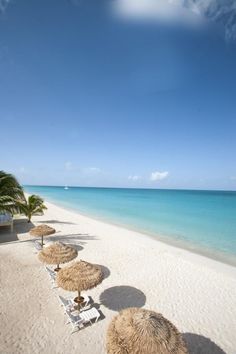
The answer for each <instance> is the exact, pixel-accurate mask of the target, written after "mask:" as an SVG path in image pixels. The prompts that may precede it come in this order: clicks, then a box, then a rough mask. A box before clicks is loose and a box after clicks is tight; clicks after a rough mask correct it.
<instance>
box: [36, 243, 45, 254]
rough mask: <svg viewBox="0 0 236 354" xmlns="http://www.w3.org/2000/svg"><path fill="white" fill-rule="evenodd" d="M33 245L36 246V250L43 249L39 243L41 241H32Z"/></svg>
mask: <svg viewBox="0 0 236 354" xmlns="http://www.w3.org/2000/svg"><path fill="white" fill-rule="evenodd" d="M34 247H35V248H36V250H37V251H41V250H42V249H43V248H42V245H41V243H39V241H34ZM36 253H37V252H36Z"/></svg>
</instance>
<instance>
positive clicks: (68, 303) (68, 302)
mask: <svg viewBox="0 0 236 354" xmlns="http://www.w3.org/2000/svg"><path fill="white" fill-rule="evenodd" d="M83 298H84V306H83V307H84V308H85V307H87V306H88V304H89V302H90V299H91V298H90V297H89V296H88V295H84V296H83ZM58 299H59V301H60V304H61V305H62V306H63V307H64V309H65V311H67V310H69V311H70V312H73V311H75V306H76V303H75V302H74V300H73V299H65V298H64V297H62V296H61V295H58Z"/></svg>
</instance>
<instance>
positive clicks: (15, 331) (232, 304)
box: [0, 203, 236, 354]
mask: <svg viewBox="0 0 236 354" xmlns="http://www.w3.org/2000/svg"><path fill="white" fill-rule="evenodd" d="M46 204H47V206H48V210H47V211H46V212H45V215H43V216H36V217H33V219H32V223H33V224H34V225H39V224H40V223H46V224H48V225H49V226H52V227H54V228H55V229H56V231H57V233H56V234H55V235H54V236H50V237H48V238H47V239H46V238H45V241H47V242H50V241H54V240H60V241H63V242H66V243H70V244H73V245H76V246H77V248H78V250H79V253H78V259H82V260H86V261H89V262H93V263H96V264H100V265H102V266H103V271H104V272H105V275H106V278H105V280H104V281H103V282H102V283H101V284H100V285H99V286H98V287H97V288H95V289H93V290H91V291H88V292H87V293H88V295H90V296H91V297H92V299H93V301H94V303H95V306H97V308H98V309H99V310H100V311H101V313H102V314H103V316H102V318H101V320H100V321H99V322H97V323H95V324H93V325H92V326H88V327H86V328H84V329H82V330H81V331H79V332H77V333H75V334H71V330H72V328H71V326H70V325H67V324H66V317H65V315H64V314H63V310H62V308H61V307H60V306H59V303H58V300H57V297H56V293H58V294H62V295H63V294H67V292H65V291H63V290H62V289H56V290H52V289H51V287H50V282H49V279H48V275H47V274H46V271H45V270H44V267H43V265H42V264H41V263H40V262H39V260H38V258H37V254H36V250H35V248H34V241H35V240H34V239H33V238H32V237H30V236H29V233H28V230H29V229H30V227H32V224H31V225H29V224H28V223H27V222H26V220H24V219H23V220H16V221H15V224H14V232H13V233H12V234H11V233H10V230H9V228H7V227H4V228H3V227H2V228H0V286H1V291H0V316H1V320H0V352H1V353H2V354H13V353H14V354H18V353H24V354H32V353H34V354H46V353H50V354H62V353H63V354H64V353H70V354H78V353H83V354H103V353H105V352H106V351H105V335H106V329H107V327H108V324H109V322H110V320H111V319H112V317H113V316H114V315H115V314H117V312H118V311H119V310H121V309H123V308H126V307H131V306H134V307H135V306H137V307H144V308H146V309H152V310H154V311H157V312H160V313H162V314H163V315H164V316H165V317H167V318H168V319H169V320H170V321H172V322H173V323H174V324H175V325H176V326H177V328H178V329H179V330H180V331H181V332H182V333H183V336H184V338H185V340H186V342H187V345H188V348H189V352H190V353H198V354H199V353H200V354H201V353H202V354H203V353H204V354H206V353H211V354H220V353H227V354H233V353H236V336H235V331H236V268H235V267H232V266H229V265H226V264H223V263H220V262H217V261H214V260H211V259H208V258H206V257H203V256H201V255H197V254H194V253H191V252H189V251H186V250H183V249H180V248H176V247H173V246H170V245H167V244H164V243H162V242H159V241H156V240H154V239H152V238H150V237H148V236H146V235H142V234H140V233H137V232H134V231H130V230H126V229H124V228H121V227H118V226H114V225H110V224H106V223H104V222H101V221H97V220H93V219H92V218H89V217H86V216H83V215H80V214H78V213H76V212H72V211H69V210H65V209H63V208H61V207H58V206H56V205H53V204H51V203H46ZM71 295H72V296H73V295H76V294H75V293H71Z"/></svg>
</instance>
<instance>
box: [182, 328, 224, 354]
mask: <svg viewBox="0 0 236 354" xmlns="http://www.w3.org/2000/svg"><path fill="white" fill-rule="evenodd" d="M182 336H183V338H184V340H185V343H186V345H187V348H188V351H189V354H208V353H209V354H226V352H224V351H223V350H222V349H221V348H220V347H219V346H218V345H217V344H215V343H214V342H213V341H212V340H210V339H209V338H207V337H204V336H201V335H199V334H195V333H183V334H182Z"/></svg>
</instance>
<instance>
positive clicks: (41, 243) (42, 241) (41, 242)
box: [41, 235, 44, 247]
mask: <svg viewBox="0 0 236 354" xmlns="http://www.w3.org/2000/svg"><path fill="white" fill-rule="evenodd" d="M41 245H42V247H43V245H44V243H43V235H42V236H41Z"/></svg>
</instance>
